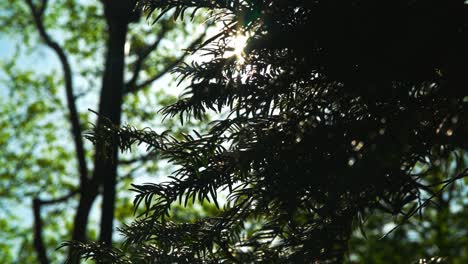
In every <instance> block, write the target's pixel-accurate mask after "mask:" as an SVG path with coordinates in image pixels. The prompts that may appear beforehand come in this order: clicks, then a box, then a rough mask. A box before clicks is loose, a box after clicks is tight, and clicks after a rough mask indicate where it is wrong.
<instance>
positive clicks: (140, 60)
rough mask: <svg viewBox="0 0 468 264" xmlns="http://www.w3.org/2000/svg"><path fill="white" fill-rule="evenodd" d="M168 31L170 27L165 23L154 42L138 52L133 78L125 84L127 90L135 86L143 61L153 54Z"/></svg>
mask: <svg viewBox="0 0 468 264" xmlns="http://www.w3.org/2000/svg"><path fill="white" fill-rule="evenodd" d="M168 31H169V27H167V26H165V25H164V24H163V26H162V28H161V30H160V31H159V33H158V35H157V37H156V40H155V41H154V42H153V44H151V45H149V46H148V47H146V48H145V49H144V51H143V52H142V53H140V54H138V58H137V60H136V61H135V63H134V65H133V66H134V69H133V75H132V78H131V79H130V80H129V81H128V82H127V83H126V84H125V87H126V90H128V88H129V87H133V86H135V84H136V82H137V80H138V76H139V75H140V71H141V67H142V66H143V62H144V61H145V60H146V58H147V57H148V56H149V55H150V54H151V52H152V51H153V50H155V49H157V48H158V46H159V44H160V43H161V40H162V39H163V38H164V35H166V33H167V32H168Z"/></svg>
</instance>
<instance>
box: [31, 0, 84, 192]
mask: <svg viewBox="0 0 468 264" xmlns="http://www.w3.org/2000/svg"><path fill="white" fill-rule="evenodd" d="M26 4H27V5H28V7H29V10H30V11H31V14H32V16H33V20H34V24H35V25H36V28H37V30H38V32H39V35H40V37H41V38H42V40H43V41H44V42H45V44H46V45H47V46H48V47H49V48H50V49H52V50H53V51H54V52H55V54H56V55H57V57H58V58H59V60H60V64H61V66H62V70H63V74H64V79H65V92H66V98H67V105H68V110H69V112H70V122H71V125H72V131H71V132H72V135H73V140H74V143H75V148H76V155H77V159H78V166H79V172H80V180H81V182H82V183H84V182H86V181H87V180H88V169H87V167H86V159H85V151H84V146H83V139H82V137H81V133H82V131H81V126H80V121H79V116H78V111H77V109H76V105H75V97H74V95H73V81H72V71H71V67H70V63H69V61H68V58H67V56H66V54H65V51H64V50H63V48H62V47H61V46H60V45H59V44H58V43H57V42H56V41H55V40H53V39H52V37H51V36H50V35H49V34H48V33H47V30H46V28H45V26H44V23H43V21H42V15H43V14H44V11H45V8H46V5H47V0H44V1H42V5H41V7H40V8H39V9H38V8H37V7H36V6H35V5H34V4H33V2H32V0H26Z"/></svg>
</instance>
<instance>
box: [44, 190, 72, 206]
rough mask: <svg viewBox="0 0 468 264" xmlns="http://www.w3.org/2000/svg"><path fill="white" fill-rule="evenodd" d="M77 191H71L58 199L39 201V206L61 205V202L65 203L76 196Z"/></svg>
mask: <svg viewBox="0 0 468 264" xmlns="http://www.w3.org/2000/svg"><path fill="white" fill-rule="evenodd" d="M78 192H79V191H78V190H73V191H71V192H70V193H68V194H66V195H64V196H62V197H58V198H54V199H49V200H39V199H38V200H39V203H40V204H41V205H52V204H57V203H61V202H65V201H67V200H68V199H70V198H72V197H73V196H75V195H76V194H78Z"/></svg>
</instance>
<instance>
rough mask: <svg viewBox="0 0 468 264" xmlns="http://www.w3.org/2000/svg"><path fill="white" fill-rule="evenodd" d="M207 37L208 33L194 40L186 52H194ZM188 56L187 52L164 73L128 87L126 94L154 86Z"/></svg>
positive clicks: (164, 70)
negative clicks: (153, 84) (154, 83)
mask: <svg viewBox="0 0 468 264" xmlns="http://www.w3.org/2000/svg"><path fill="white" fill-rule="evenodd" d="M205 36H206V31H205V32H204V33H203V34H202V35H201V36H200V37H198V38H197V39H196V40H194V41H193V42H192V43H191V44H190V46H189V47H188V48H187V49H186V50H193V49H194V48H195V47H196V46H198V45H199V44H200V43H202V41H203V39H204V38H205ZM188 55H189V53H188V52H185V53H184V54H183V55H182V56H180V57H179V58H178V59H176V60H175V61H173V62H172V63H170V64H169V65H167V66H166V68H164V69H163V70H162V71H160V72H158V73H157V74H156V75H154V76H153V77H151V78H149V79H148V80H145V81H143V82H142V83H139V84H136V83H135V84H134V85H132V86H127V89H126V90H125V93H126V94H129V93H134V92H138V91H140V90H142V89H144V88H145V87H147V86H148V85H150V84H152V83H153V82H155V81H157V80H159V79H160V78H161V77H163V76H164V75H166V74H167V73H169V72H170V71H171V70H172V69H173V68H174V67H175V66H177V65H178V64H179V63H181V62H183V61H184V60H185V58H186V57H187V56H188ZM129 84H131V83H130V82H129Z"/></svg>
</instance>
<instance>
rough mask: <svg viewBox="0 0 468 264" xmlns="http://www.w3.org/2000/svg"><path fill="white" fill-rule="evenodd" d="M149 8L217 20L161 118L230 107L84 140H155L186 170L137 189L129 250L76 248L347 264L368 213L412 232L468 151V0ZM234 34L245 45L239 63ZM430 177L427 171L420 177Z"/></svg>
mask: <svg viewBox="0 0 468 264" xmlns="http://www.w3.org/2000/svg"><path fill="white" fill-rule="evenodd" d="M140 5H141V7H142V8H144V9H145V10H149V11H154V10H158V11H157V12H162V13H165V12H174V16H175V17H176V18H177V17H179V16H180V15H181V14H183V13H184V12H194V11H196V10H198V9H199V8H206V9H208V10H210V11H212V18H213V19H214V20H215V21H219V22H220V23H221V24H222V26H223V27H222V30H221V31H220V33H219V34H218V35H216V36H214V37H213V38H211V39H209V40H208V41H207V42H205V43H204V44H203V45H201V47H200V49H201V52H202V53H203V52H204V53H206V54H209V55H211V56H212V59H210V60H209V61H206V62H193V63H191V64H186V65H184V66H181V67H179V68H178V69H177V72H178V73H179V74H180V75H181V77H180V78H182V79H184V78H189V79H190V80H191V83H190V85H188V86H187V87H186V91H187V92H186V94H185V96H184V97H182V98H180V99H179V101H178V102H177V103H175V104H173V105H171V106H169V107H166V108H164V109H162V113H163V114H164V115H166V116H167V117H174V116H179V117H180V118H181V121H184V120H186V119H191V118H200V117H201V116H202V115H203V114H204V113H205V112H207V111H219V112H223V111H227V112H228V115H226V116H227V117H225V118H223V119H221V120H219V121H215V122H213V123H212V126H211V130H210V131H209V133H206V134H199V133H196V132H194V134H190V135H186V136H185V140H175V139H173V138H171V136H170V135H168V134H167V133H163V134H157V133H155V132H153V131H151V130H148V129H146V130H137V129H134V128H132V127H122V128H118V127H116V126H113V125H112V124H110V122H109V123H108V127H107V129H98V130H97V131H96V132H95V133H94V134H91V135H89V138H90V139H91V140H92V141H94V142H107V143H106V144H107V145H106V146H108V147H107V148H104V149H103V151H108V155H113V154H112V153H113V152H112V147H113V146H115V145H118V146H119V148H120V149H122V150H127V149H129V148H130V147H131V145H133V144H138V143H146V144H147V145H148V148H149V149H150V150H155V151H159V152H160V153H161V154H162V155H163V156H165V157H167V158H168V159H169V160H170V161H172V162H173V163H174V164H176V165H177V166H178V169H177V170H176V171H175V172H174V173H173V175H172V181H169V182H166V183H162V184H147V185H139V186H135V188H134V189H135V191H136V192H137V196H136V198H135V204H136V206H139V205H143V206H144V207H145V210H146V213H145V214H144V215H142V216H140V217H139V218H137V219H136V221H135V222H134V223H133V224H132V225H130V226H128V227H127V228H124V229H123V230H122V231H123V234H124V235H125V236H126V239H127V240H126V241H127V243H126V247H125V248H124V250H119V249H110V248H106V247H103V246H100V245H98V244H87V245H84V244H79V243H73V242H72V243H69V245H71V246H72V247H73V248H75V249H76V252H77V253H79V254H84V257H88V258H89V257H91V258H96V259H101V260H103V259H104V260H111V262H113V263H120V262H121V263H141V262H143V263H166V262H167V263H173V262H176V263H199V262H200V263H201V262H203V263H204V262H206V263H219V262H226V263H252V262H258V263H312V262H320V263H340V262H342V261H343V258H344V254H345V252H346V251H347V243H348V240H349V238H350V234H351V232H352V230H353V228H354V226H355V224H359V223H360V222H361V221H362V219H363V218H364V217H365V216H366V215H368V214H369V213H372V212H374V211H383V212H386V213H389V214H393V215H401V216H402V218H401V223H404V222H406V221H407V220H408V219H410V218H411V217H412V216H413V215H415V214H416V213H417V212H418V211H420V210H421V209H422V208H423V207H424V206H425V205H427V204H428V203H429V201H430V200H431V199H432V198H433V197H435V196H438V195H440V193H442V192H444V191H445V189H446V188H447V187H448V186H450V184H452V183H453V182H454V181H456V180H457V179H461V178H463V177H465V176H466V175H467V169H466V168H463V169H461V170H459V171H458V173H457V174H456V175H455V176H453V177H448V176H447V175H444V177H442V178H440V179H438V181H437V182H433V181H432V180H431V181H429V180H428V179H427V177H428V176H427V175H429V174H430V172H431V169H433V168H436V167H438V166H440V164H441V160H445V159H446V158H447V157H448V156H449V155H450V154H451V153H453V152H454V151H456V150H458V149H465V148H466V147H467V141H466V138H465V136H466V134H467V130H468V125H467V116H468V115H467V114H468V113H467V110H468V97H467V95H468V92H467V90H466V85H467V81H468V79H467V78H466V76H465V74H464V71H465V70H466V69H467V63H468V60H467V59H468V57H467V55H468V54H467V52H468V50H467V47H468V45H467V44H468V43H467V35H466V33H467V32H466V30H467V28H466V26H467V22H468V21H467V19H468V16H467V15H465V13H466V10H467V9H466V6H465V4H464V1H437V0H433V1H422V0H421V1H418V0H416V1H403V0H399V1H392V2H391V3H387V4H385V5H383V4H382V3H377V2H376V1H368V0H354V1H330V0H327V1H320V0H318V1H309V0H268V1H266V0H224V1H204V0H200V1H192V0H167V1H164V0H159V1H140ZM239 36H248V41H247V45H246V47H245V48H244V50H243V52H242V53H239V52H234V53H235V54H233V53H232V50H233V49H234V50H236V47H233V43H235V42H236V39H237V38H239ZM417 168H422V169H417ZM221 191H224V192H226V193H227V194H228V195H227V201H226V204H225V205H223V206H222V208H221V210H222V213H221V214H220V215H218V216H217V217H206V218H201V219H199V220H198V221H196V222H188V223H183V224H180V223H174V222H171V221H170V218H168V216H170V209H171V206H172V205H173V204H174V203H177V202H180V203H182V204H186V203H187V202H188V201H189V200H193V201H199V202H203V201H212V202H215V203H218V202H219V201H218V195H219V193H220V192H221Z"/></svg>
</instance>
